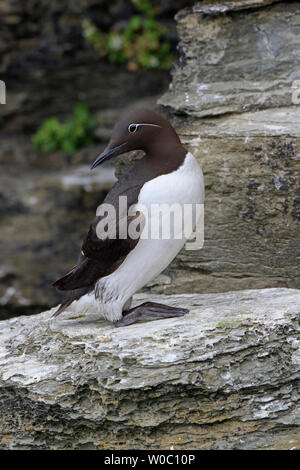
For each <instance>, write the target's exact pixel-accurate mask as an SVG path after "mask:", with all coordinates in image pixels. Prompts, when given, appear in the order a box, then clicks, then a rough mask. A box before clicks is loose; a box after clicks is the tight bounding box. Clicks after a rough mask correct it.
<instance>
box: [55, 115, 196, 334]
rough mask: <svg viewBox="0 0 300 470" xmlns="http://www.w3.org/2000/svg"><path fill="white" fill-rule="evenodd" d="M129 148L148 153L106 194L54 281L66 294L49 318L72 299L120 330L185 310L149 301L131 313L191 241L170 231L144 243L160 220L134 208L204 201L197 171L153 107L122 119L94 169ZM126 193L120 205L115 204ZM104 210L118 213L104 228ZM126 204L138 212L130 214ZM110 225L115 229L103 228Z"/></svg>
mask: <svg viewBox="0 0 300 470" xmlns="http://www.w3.org/2000/svg"><path fill="white" fill-rule="evenodd" d="M131 150H143V151H144V152H145V155H144V156H143V158H142V159H141V160H139V161H138V162H137V163H136V164H135V165H134V166H133V167H132V168H131V169H130V170H129V171H127V172H126V173H125V174H123V175H122V176H121V177H120V179H119V180H118V181H117V183H116V184H115V185H114V186H113V188H112V189H111V190H110V192H109V193H108V194H107V196H106V198H105V200H104V201H103V203H102V205H100V206H99V208H98V210H97V216H96V217H95V219H94V220H93V222H92V224H91V226H90V229H89V231H88V234H87V236H86V237H85V239H84V242H83V245H82V252H81V254H80V256H79V259H78V262H77V264H76V266H75V267H74V268H73V269H72V270H71V271H70V272H69V273H67V274H66V275H65V276H64V277H62V278H60V279H59V280H57V281H56V282H55V283H54V284H53V286H55V287H56V288H57V289H59V290H61V291H67V292H66V295H65V299H64V300H63V302H62V304H61V305H60V307H59V308H58V310H57V311H56V312H55V313H54V316H57V315H59V314H60V313H62V312H63V311H64V310H65V309H66V308H67V307H68V306H69V305H70V304H71V303H72V302H73V301H77V302H76V305H77V308H78V309H80V310H85V309H88V307H87V306H90V305H91V303H93V305H94V307H95V306H96V308H97V312H98V313H99V316H101V317H103V318H105V319H107V320H109V321H111V322H113V323H114V324H115V326H117V327H119V326H125V325H129V324H131V323H134V322H135V321H137V320H139V319H145V318H146V319H151V318H152V319H155V318H168V317H176V316H181V315H184V314H185V313H187V312H188V310H187V309H183V308H175V307H170V306H168V305H163V304H159V303H154V302H146V303H143V304H141V305H138V306H136V307H133V308H130V305H131V299H132V296H133V294H134V293H135V292H137V291H138V290H139V289H141V288H142V287H143V286H145V284H147V283H148V282H149V281H150V280H152V279H153V278H154V277H156V276H157V275H158V274H160V273H161V272H162V271H163V270H164V269H165V268H166V267H167V266H168V265H169V263H170V262H171V261H172V260H173V259H174V258H175V256H176V255H177V253H178V252H179V251H180V250H181V248H182V247H183V245H184V244H185V241H186V239H187V238H188V236H189V235H188V236H187V237H186V236H182V237H180V238H176V236H174V233H173V236H171V237H169V238H163V237H154V238H151V237H148V238H147V237H146V238H143V236H141V234H142V232H143V230H144V229H145V226H146V225H147V224H148V225H147V227H149V226H150V225H151V222H159V223H161V219H157V220H153V218H157V217H158V218H159V217H161V216H159V215H158V214H157V213H155V212H154V215H153V213H151V214H152V220H151V215H150V216H149V215H146V212H147V211H146V212H145V211H144V210H143V209H141V210H139V208H141V207H144V208H146V209H147V208H149V209H150V207H151V206H153V205H156V204H157V205H160V204H167V205H171V204H179V205H180V206H183V205H185V204H189V205H196V204H203V202H204V181H203V174H202V170H201V168H200V166H199V165H198V163H197V161H196V159H195V158H194V157H193V155H192V154H191V153H190V152H187V150H186V149H185V148H184V147H183V146H182V144H181V142H180V139H179V137H178V135H177V134H176V132H175V130H174V129H173V127H172V126H171V124H170V123H169V122H168V121H167V120H166V119H165V118H164V117H163V116H161V115H160V114H158V113H157V112H154V111H151V110H145V109H137V110H133V111H130V112H128V113H126V114H125V115H124V116H122V117H121V119H120V120H119V121H118V122H117V123H116V125H115V127H114V129H113V132H112V136H111V139H110V141H109V143H108V146H107V147H106V149H105V150H104V151H103V152H102V153H101V154H100V155H99V156H98V157H97V158H96V160H95V162H94V163H93V165H92V167H91V168H92V169H93V168H95V167H96V166H98V165H99V164H100V163H102V162H103V161H104V160H108V159H109V158H112V157H116V156H117V155H120V154H123V153H125V152H129V151H131ZM124 196H126V205H125V206H124V204H123V205H122V204H121V202H120V201H121V200H122V197H123V200H124ZM105 205H107V207H110V206H111V207H113V208H114V209H116V212H117V217H116V218H115V219H114V220H113V219H112V218H111V220H110V219H109V217H110V216H108V220H106V222H107V224H106V225H103V226H102V225H101V223H102V222H103V221H104V219H105V214H104V213H105V210H104V209H105V207H106V206H105ZM109 205H110V206H109ZM121 205H122V207H121ZM130 207H133V208H134V207H135V208H136V211H135V212H134V211H133V212H131V211H130V210H129V208H130ZM102 209H103V210H102ZM101 210H102V211H101ZM150 212H151V211H150ZM99 214H100V215H99ZM106 214H107V213H106ZM106 218H107V216H106ZM109 222H111V224H110V225H111V226H112V228H107V227H109ZM130 223H134V224H135V225H134V227H135V229H136V230H135V235H134V236H133V235H132V234H130V233H129V231H128V226H130ZM124 227H126V228H125V231H126V232H125V236H124Z"/></svg>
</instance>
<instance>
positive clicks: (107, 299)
mask: <svg viewBox="0 0 300 470" xmlns="http://www.w3.org/2000/svg"><path fill="white" fill-rule="evenodd" d="M174 203H175V204H178V203H179V204H181V205H184V204H203V203H204V180H203V174H202V170H201V168H200V166H199V165H198V163H197V161H196V159H195V158H194V157H193V155H192V154H191V153H190V152H188V153H187V155H186V157H185V160H184V163H183V164H182V165H181V166H180V168H178V170H176V171H174V172H173V173H169V174H166V175H161V176H159V177H157V178H155V179H153V180H150V181H148V182H147V183H146V184H145V185H144V186H143V188H142V190H141V192H140V195H139V199H138V206H140V205H142V206H145V207H147V208H148V209H150V208H151V205H153V204H174ZM148 214H149V217H150V218H151V211H150V210H149V212H148ZM148 222H149V223H151V220H150V219H149V221H148ZM185 241H186V240H185V239H183V238H181V239H174V238H173V239H172V238H171V239H149V238H147V239H142V238H141V239H140V240H139V242H138V244H137V246H136V247H135V248H134V250H132V252H130V253H129V255H128V256H127V257H126V259H125V261H124V262H123V263H122V264H121V266H120V267H119V268H118V269H117V270H116V271H115V272H114V273H112V274H111V275H109V276H106V277H105V278H102V279H101V280H100V281H99V282H98V283H97V285H96V289H95V294H96V297H97V300H98V311H99V313H100V314H101V315H103V316H104V317H105V318H107V319H108V320H110V321H116V320H118V319H120V318H121V317H122V308H123V305H124V304H125V303H126V302H127V301H128V299H130V298H131V297H132V295H133V294H134V293H135V292H137V291H138V290H139V289H141V288H142V287H143V286H144V285H145V284H147V282H149V281H150V280H151V279H153V278H154V277H156V276H157V275H158V274H159V273H161V272H162V271H163V270H164V269H165V268H166V267H167V266H168V265H169V263H170V262H171V261H172V260H173V259H174V258H175V256H176V255H177V253H178V252H179V251H180V250H181V248H182V247H183V245H184V243H185Z"/></svg>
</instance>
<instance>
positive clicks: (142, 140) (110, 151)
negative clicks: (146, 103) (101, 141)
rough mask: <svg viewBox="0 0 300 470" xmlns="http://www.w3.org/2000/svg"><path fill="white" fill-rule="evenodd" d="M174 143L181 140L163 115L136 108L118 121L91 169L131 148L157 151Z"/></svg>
mask: <svg viewBox="0 0 300 470" xmlns="http://www.w3.org/2000/svg"><path fill="white" fill-rule="evenodd" d="M172 143H173V144H174V143H175V144H177V145H178V144H179V145H180V140H179V137H178V136H177V134H176V132H175V131H174V129H173V127H172V126H171V124H170V123H169V122H168V121H167V120H166V119H165V118H164V117H163V116H161V115H160V114H159V113H157V112H155V111H152V110H149V109H135V110H132V111H130V112H128V113H126V114H125V115H124V116H122V117H121V118H120V119H119V121H118V122H117V123H116V125H115V126H114V128H113V131H112V136H111V139H110V141H109V143H108V145H107V147H106V148H105V150H104V151H103V152H102V153H101V154H100V155H99V156H98V157H97V158H96V160H95V161H94V163H93V165H92V166H91V169H93V168H95V167H96V166H98V165H99V164H100V163H102V162H103V161H104V160H108V159H110V158H112V157H116V156H117V155H121V154H122V153H126V152H129V151H131V150H144V151H145V152H149V151H151V150H153V151H154V150H155V151H156V153H157V152H158V151H159V150H160V149H161V150H163V148H164V147H165V146H170V145H171V144H172Z"/></svg>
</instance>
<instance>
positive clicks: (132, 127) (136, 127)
mask: <svg viewBox="0 0 300 470" xmlns="http://www.w3.org/2000/svg"><path fill="white" fill-rule="evenodd" d="M137 129H138V126H137V125H136V124H130V125H129V126H128V131H129V132H130V133H133V132H136V131H137Z"/></svg>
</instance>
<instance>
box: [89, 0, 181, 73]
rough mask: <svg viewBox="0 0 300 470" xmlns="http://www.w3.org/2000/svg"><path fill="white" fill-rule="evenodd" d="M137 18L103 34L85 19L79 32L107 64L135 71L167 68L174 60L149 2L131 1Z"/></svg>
mask: <svg viewBox="0 0 300 470" xmlns="http://www.w3.org/2000/svg"><path fill="white" fill-rule="evenodd" d="M132 3H133V5H134V7H135V9H136V10H137V11H138V12H139V14H138V15H134V16H132V17H131V18H130V19H129V21H128V23H127V26H126V27H122V28H119V29H117V28H114V27H113V28H112V29H111V30H110V31H109V32H103V31H101V30H100V29H99V28H97V26H95V24H94V23H92V22H91V21H89V20H84V21H83V33H84V36H85V38H86V40H87V41H89V42H90V43H92V44H93V46H94V47H95V49H96V50H97V51H98V52H99V54H100V55H102V56H107V57H108V59H109V60H110V61H111V62H118V63H124V62H127V67H128V69H129V70H137V69H138V68H141V67H143V68H154V67H157V68H161V69H169V68H170V67H171V65H172V63H173V61H174V58H175V56H174V54H173V52H172V48H171V44H170V43H169V42H168V41H166V39H165V37H166V35H167V33H168V29H167V28H166V27H164V26H162V25H161V24H159V23H158V22H157V21H156V19H155V16H156V11H155V10H154V9H153V7H152V6H151V3H150V1H149V0H132Z"/></svg>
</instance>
